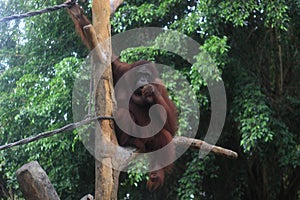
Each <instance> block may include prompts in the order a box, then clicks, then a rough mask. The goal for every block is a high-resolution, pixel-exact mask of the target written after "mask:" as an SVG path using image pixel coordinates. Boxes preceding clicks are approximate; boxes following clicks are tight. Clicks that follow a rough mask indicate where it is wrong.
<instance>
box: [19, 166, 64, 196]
mask: <svg viewBox="0 0 300 200" xmlns="http://www.w3.org/2000/svg"><path fill="white" fill-rule="evenodd" d="M16 175H17V180H18V183H19V185H20V189H21V191H22V194H23V196H24V198H25V199H26V200H60V198H59V197H58V195H57V193H56V191H55V189H54V187H53V186H52V184H51V182H50V180H49V178H48V176H47V174H46V172H45V171H44V170H43V169H42V168H41V166H40V165H39V163H38V162H37V161H34V162H30V163H28V164H25V165H23V166H22V167H21V168H20V169H18V170H17V172H16Z"/></svg>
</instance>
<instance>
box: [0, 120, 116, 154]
mask: <svg viewBox="0 0 300 200" xmlns="http://www.w3.org/2000/svg"><path fill="white" fill-rule="evenodd" d="M113 119H114V118H113V117H94V118H87V119H84V120H82V121H80V122H75V123H72V124H68V125H66V126H64V127H61V128H59V129H56V130H53V131H46V132H42V133H40V134H38V135H36V136H32V137H29V138H25V139H22V140H19V141H16V142H12V143H9V144H6V145H2V146H0V151H1V150H4V149H8V148H11V147H14V146H19V145H23V144H28V143H30V142H34V141H37V140H41V139H44V138H47V137H50V136H52V135H55V134H58V133H62V132H67V131H73V130H75V129H76V128H78V127H80V126H83V125H86V124H88V123H90V122H92V121H95V120H113Z"/></svg>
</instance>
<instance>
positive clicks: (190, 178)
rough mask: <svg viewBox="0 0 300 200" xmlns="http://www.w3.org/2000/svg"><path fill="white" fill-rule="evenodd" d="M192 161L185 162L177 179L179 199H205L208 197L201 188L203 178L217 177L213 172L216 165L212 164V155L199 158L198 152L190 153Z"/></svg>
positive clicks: (215, 169)
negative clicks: (182, 172) (185, 166)
mask: <svg viewBox="0 0 300 200" xmlns="http://www.w3.org/2000/svg"><path fill="white" fill-rule="evenodd" d="M191 155H192V156H193V159H192V161H190V162H189V163H188V164H187V169H186V171H185V172H184V174H183V176H182V178H181V179H180V180H179V187H178V189H177V191H178V196H179V197H180V199H189V200H192V199H206V198H209V197H208V196H209V195H207V194H205V192H204V189H203V179H204V177H205V176H209V177H210V178H211V179H214V178H217V177H218V176H217V174H216V173H215V172H216V171H217V170H218V167H217V166H215V165H214V162H213V161H214V158H213V157H208V156H207V157H205V158H203V159H199V156H198V154H197V153H196V152H195V153H192V154H191Z"/></svg>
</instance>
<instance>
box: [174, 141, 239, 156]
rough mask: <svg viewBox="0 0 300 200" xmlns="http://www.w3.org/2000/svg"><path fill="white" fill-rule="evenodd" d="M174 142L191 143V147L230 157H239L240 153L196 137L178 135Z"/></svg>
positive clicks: (179, 143)
mask: <svg viewBox="0 0 300 200" xmlns="http://www.w3.org/2000/svg"><path fill="white" fill-rule="evenodd" d="M174 143H175V144H176V146H177V145H190V147H191V148H195V149H201V150H203V151H207V152H210V151H211V152H212V153H214V154H217V155H222V156H225V157H228V158H237V157H238V154H237V153H236V152H234V151H231V150H229V149H225V148H222V147H219V146H215V145H211V144H208V143H207V142H205V141H203V140H198V139H194V138H188V137H182V136H177V137H175V138H174Z"/></svg>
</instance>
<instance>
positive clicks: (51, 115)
mask: <svg viewBox="0 0 300 200" xmlns="http://www.w3.org/2000/svg"><path fill="white" fill-rule="evenodd" d="M57 3H59V2H57V1H54V0H48V1H40V0H38V1H24V2H19V1H9V2H8V1H4V0H0V11H1V15H2V16H6V15H10V14H15V13H20V12H25V11H29V10H36V9H39V8H42V7H47V6H49V5H54V4H57ZM87 4H88V3H87ZM83 6H84V7H85V10H86V12H87V14H88V15H90V14H91V13H90V9H89V6H88V5H86V4H84V5H83ZM147 26H154V27H161V28H164V29H171V30H175V31H179V32H181V33H184V34H186V35H188V36H189V37H191V38H193V39H194V40H196V41H197V42H199V43H200V44H201V45H202V47H201V50H202V51H203V50H205V51H206V52H207V53H208V54H209V55H210V59H209V60H208V59H205V57H203V54H198V55H195V61H196V63H195V64H194V65H192V66H191V64H189V63H188V62H186V61H185V60H184V59H182V58H181V57H180V56H178V55H176V54H174V53H170V52H166V51H163V50H161V49H157V48H155V47H157V46H155V45H158V46H159V45H162V44H163V45H168V44H169V43H173V44H174V43H176V44H178V38H174V37H173V38H172V37H169V38H167V39H166V40H160V38H157V41H156V42H157V44H153V48H144V47H140V48H137V49H133V50H128V51H124V52H123V53H122V57H123V59H125V60H127V61H134V60H137V59H140V58H147V59H149V60H155V61H156V62H160V63H163V64H167V65H169V66H171V67H174V68H175V69H176V70H178V73H180V74H183V75H184V76H185V77H186V79H187V80H189V83H190V87H189V88H186V90H182V91H176V92H177V93H182V94H186V92H187V91H189V92H191V91H193V92H194V93H195V94H196V97H197V102H198V103H199V107H200V108H201V109H200V112H201V118H200V119H199V121H200V127H199V130H198V132H197V138H203V137H204V135H205V133H206V130H207V128H208V124H209V120H210V115H211V110H210V95H209V92H208V90H207V88H206V86H207V85H206V84H207V83H206V80H205V77H210V78H214V79H215V80H220V79H221V78H222V80H223V81H224V84H225V87H226V92H227V102H228V103H227V104H228V105H227V110H228V113H227V118H226V122H225V127H224V129H223V132H222V135H221V138H220V139H219V141H218V145H220V146H224V147H227V148H230V149H233V150H235V151H237V152H238V153H239V158H238V159H237V160H228V159H224V158H221V157H219V156H213V155H208V156H207V157H205V158H203V159H199V158H198V152H195V151H193V150H190V151H188V152H186V153H185V154H184V155H183V156H182V157H181V158H180V159H179V160H178V161H177V162H176V163H175V166H176V167H175V169H174V173H173V174H172V176H171V177H169V180H168V182H167V184H166V187H165V188H164V189H163V190H161V191H159V192H157V193H156V194H149V193H147V192H146V190H145V188H143V187H144V183H143V181H144V179H142V180H141V178H143V177H144V176H142V175H139V174H135V172H136V171H133V173H131V175H130V178H128V176H126V175H124V176H122V178H121V184H120V198H123V197H124V198H123V199H142V198H143V197H144V196H145V195H144V193H145V194H146V193H147V195H146V196H147V198H152V199H162V198H161V197H164V198H163V199H236V200H238V199H243V200H244V199H249V200H250V199H264V200H273V199H289V200H296V199H299V198H300V188H299V186H300V173H299V172H300V170H299V169H300V146H299V140H300V137H299V131H298V124H299V123H300V121H299V119H300V91H299V89H298V88H299V81H300V80H299V77H300V76H299V74H300V67H299V60H300V54H299V47H300V37H299V30H300V3H299V1H298V0H278V1H271V0H265V1H255V0H249V1H233V0H225V1H224V0H222V1H221V0H216V1H211V0H203V1H178V0H159V1H152V0H151V1H147V2H145V1H140V0H132V1H125V2H124V3H123V5H122V6H121V7H120V8H119V9H118V10H117V12H116V13H115V15H114V16H113V18H112V28H113V33H114V34H116V33H119V32H122V31H126V30H129V29H131V28H136V27H147ZM0 29H1V32H0V41H1V42H0V47H1V50H0V72H1V75H0V97H1V98H0V141H1V144H5V143H8V142H12V141H15V140H18V139H21V138H24V137H27V136H31V135H34V134H36V133H38V132H42V131H46V130H51V129H55V128H58V127H61V126H63V125H64V124H67V123H70V122H71V121H72V110H71V98H72V88H73V82H74V80H75V78H76V76H77V75H78V72H79V70H80V68H81V63H82V59H81V58H83V57H85V56H86V55H87V53H88V52H87V50H86V49H85V48H84V47H83V45H82V43H81V41H80V40H79V39H78V37H76V36H75V34H74V27H73V25H72V22H71V20H70V19H69V18H68V16H67V15H66V13H65V11H63V10H62V11H58V12H55V13H48V14H43V15H40V16H36V17H32V18H30V19H23V20H16V21H11V22H7V23H1V24H0ZM164 38H166V37H164ZM182 47H184V45H180V44H178V49H179V50H181V51H186V50H185V49H183V48H182ZM200 52H201V51H200ZM206 58H207V57H206ZM207 63H215V64H216V66H217V69H218V71H219V72H220V75H219V76H215V77H214V76H213V77H211V76H208V75H209V73H211V74H212V75H215V73H214V72H213V71H211V68H209V67H207V66H209V65H206V64H207ZM205 73H207V74H205ZM163 76H168V75H167V74H166V75H163ZM176 76H177V75H176ZM166 84H167V85H168V86H169V88H171V89H172V87H174V84H175V83H174V82H169V83H166ZM171 95H172V97H173V98H174V101H175V102H176V104H177V106H178V107H179V108H180V109H181V111H182V112H183V113H184V115H185V116H193V115H194V114H193V115H189V114H190V113H191V111H190V108H191V105H185V104H184V103H182V102H184V101H181V99H176V94H175V93H173V94H172V92H171ZM189 111H190V113H189ZM181 122H182V124H183V126H184V127H189V126H191V125H190V124H189V120H186V121H181ZM183 132H184V131H183ZM0 155H1V156H0V158H1V161H0V165H1V167H0V184H1V186H3V187H0V188H5V189H2V191H1V196H3V199H5V198H7V197H8V196H11V194H12V193H15V194H16V195H20V193H19V192H18V190H17V189H18V188H17V183H16V181H15V178H14V177H15V175H14V173H15V171H16V169H17V168H18V167H20V166H21V165H22V164H24V163H26V162H28V161H31V160H33V159H34V160H38V161H39V162H40V164H41V165H42V166H43V167H44V168H45V170H46V172H47V173H48V174H49V177H50V179H51V181H52V182H53V183H54V185H55V188H56V189H57V191H58V192H59V195H60V196H61V198H62V199H75V198H77V199H78V198H79V197H81V196H82V195H83V193H87V192H91V191H93V179H94V175H93V171H94V169H93V168H94V166H93V161H91V160H93V159H92V158H91V156H90V155H89V154H88V153H87V152H86V150H85V149H84V147H83V145H82V144H81V142H80V140H79V139H78V136H77V134H76V131H75V132H72V133H68V134H64V135H58V136H55V137H53V138H49V139H44V140H41V141H39V142H36V143H31V144H27V145H24V146H20V147H16V148H12V149H9V150H5V151H1V152H0ZM10 190H11V191H10ZM141 191H142V192H141ZM143 195H144V196H143Z"/></svg>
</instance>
